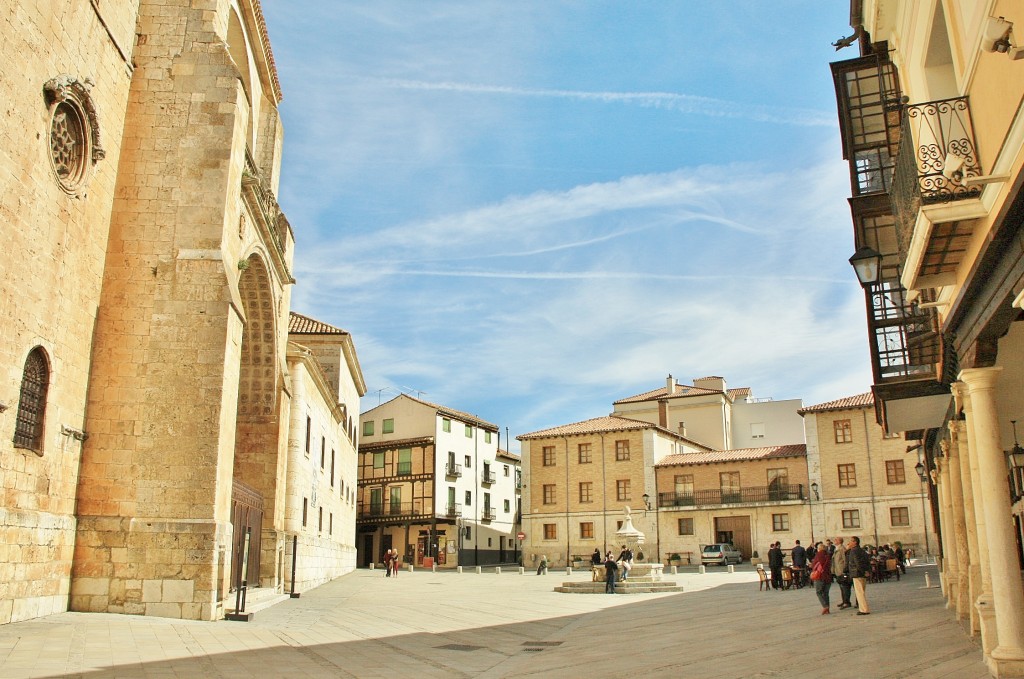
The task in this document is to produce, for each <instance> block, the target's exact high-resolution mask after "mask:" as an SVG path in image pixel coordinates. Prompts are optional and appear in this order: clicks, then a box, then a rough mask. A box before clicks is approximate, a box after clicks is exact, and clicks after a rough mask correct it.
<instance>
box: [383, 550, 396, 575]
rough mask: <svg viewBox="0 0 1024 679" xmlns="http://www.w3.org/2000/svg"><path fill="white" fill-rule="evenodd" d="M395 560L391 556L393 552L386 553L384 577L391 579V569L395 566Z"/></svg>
mask: <svg viewBox="0 0 1024 679" xmlns="http://www.w3.org/2000/svg"><path fill="white" fill-rule="evenodd" d="M394 563H395V562H394V558H393V557H392V555H391V550H390V549H389V550H388V551H386V552H384V577H385V578H390V577H391V567H392V566H393V565H394Z"/></svg>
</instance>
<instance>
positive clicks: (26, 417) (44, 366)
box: [14, 347, 50, 455]
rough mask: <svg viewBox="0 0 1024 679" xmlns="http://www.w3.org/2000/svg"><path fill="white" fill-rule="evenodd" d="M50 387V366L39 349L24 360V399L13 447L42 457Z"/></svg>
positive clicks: (44, 354) (22, 385) (22, 391)
mask: <svg viewBox="0 0 1024 679" xmlns="http://www.w3.org/2000/svg"><path fill="white" fill-rule="evenodd" d="M49 388H50V363H49V361H48V360H47V359H46V352H45V351H44V350H43V348H42V347H36V348H35V349H33V350H32V351H30V352H29V354H28V358H26V359H25V371H24V372H23V373H22V376H21V396H20V398H19V399H18V417H17V422H16V423H15V427H14V445H15V446H17V447H19V448H28V449H29V450H32V451H35V452H36V453H37V454H39V455H42V454H43V418H44V416H45V414H46V392H47V391H48V390H49Z"/></svg>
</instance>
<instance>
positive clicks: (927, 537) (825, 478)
mask: <svg viewBox="0 0 1024 679" xmlns="http://www.w3.org/2000/svg"><path fill="white" fill-rule="evenodd" d="M874 406H875V401H874V397H873V396H872V395H871V394H870V393H867V394H859V395H857V396H851V397H847V398H841V399H837V400H835V401H829V402H827V403H819V404H818V405H813V406H808V407H806V408H803V409H802V410H801V411H800V413H801V414H802V415H803V416H804V429H805V431H806V432H807V466H808V471H809V474H810V479H811V491H812V493H811V494H812V497H811V498H810V499H811V500H812V502H811V511H812V515H813V517H814V526H813V532H814V535H815V536H816V537H817V538H818V539H824V538H826V537H829V538H835V537H844V538H848V537H849V536H851V535H857V536H859V537H860V539H861V543H862V544H864V545H873V546H880V545H892V544H893V543H895V542H899V543H901V544H902V545H903V548H904V550H911V551H912V553H913V554H916V555H918V556H921V557H924V556H927V555H930V554H931V553H932V550H933V549H935V548H936V547H937V546H938V543H937V536H936V534H935V529H934V525H933V519H932V508H931V503H930V502H929V501H928V494H927V488H926V486H925V480H924V479H922V478H921V476H920V475H921V474H923V473H924V464H923V462H921V460H922V459H923V456H922V455H921V453H920V446H917V445H911V446H909V447H908V446H907V443H906V441H904V440H903V436H902V435H900V434H898V433H897V434H886V433H885V431H884V430H883V429H882V427H881V426H880V425H879V424H878V423H877V422H875V409H874ZM918 465H920V466H918Z"/></svg>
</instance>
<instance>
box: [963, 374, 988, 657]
mask: <svg viewBox="0 0 1024 679" xmlns="http://www.w3.org/2000/svg"><path fill="white" fill-rule="evenodd" d="M959 384H960V386H961V389H960V393H961V395H962V397H963V404H964V405H963V410H964V416H965V417H966V419H965V420H964V426H965V428H966V429H967V448H966V453H967V454H966V455H964V456H963V457H964V459H966V460H967V463H968V464H967V473H968V474H970V478H971V495H972V498H973V502H972V507H973V511H974V525H973V526H971V525H970V524H968V530H969V531H970V533H972V534H973V535H974V536H975V540H974V544H973V546H972V547H976V548H977V551H976V552H975V554H976V556H977V559H976V560H977V563H976V564H975V563H974V562H973V561H972V563H971V602H972V603H971V624H972V630H973V629H975V627H974V626H975V625H976V626H977V628H976V629H977V631H978V633H979V634H980V635H981V645H982V648H983V650H984V652H985V658H986V661H987V659H988V656H989V653H990V652H991V650H992V649H993V648H995V645H996V640H995V639H996V632H995V624H994V619H993V609H992V576H991V574H990V573H989V570H988V547H989V545H988V536H987V535H986V534H985V511H984V508H983V506H982V499H981V493H982V488H981V480H980V479H981V476H980V472H979V471H978V455H977V450H978V446H977V444H975V442H974V441H975V436H974V422H973V420H972V415H971V412H972V410H971V407H972V406H971V395H970V393H969V391H968V387H967V384H966V383H964V382H961V383H959ZM960 450H961V453H963V452H965V450H964V448H963V447H961V449H960ZM961 469H963V467H961Z"/></svg>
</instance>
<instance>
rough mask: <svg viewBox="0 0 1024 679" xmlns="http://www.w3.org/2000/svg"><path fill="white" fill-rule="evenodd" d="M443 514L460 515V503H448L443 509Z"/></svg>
mask: <svg viewBox="0 0 1024 679" xmlns="http://www.w3.org/2000/svg"><path fill="white" fill-rule="evenodd" d="M444 513H445V516H462V505H458V504H454V505H448V506H447V507H445V509H444Z"/></svg>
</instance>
